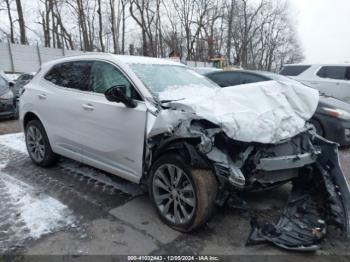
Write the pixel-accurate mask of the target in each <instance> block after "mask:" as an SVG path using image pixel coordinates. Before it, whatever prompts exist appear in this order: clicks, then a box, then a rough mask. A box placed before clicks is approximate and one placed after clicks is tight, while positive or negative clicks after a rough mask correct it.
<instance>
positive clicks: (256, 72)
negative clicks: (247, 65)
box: [205, 70, 271, 77]
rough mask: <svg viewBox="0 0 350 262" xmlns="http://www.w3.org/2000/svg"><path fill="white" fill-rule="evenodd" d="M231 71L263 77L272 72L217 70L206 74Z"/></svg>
mask: <svg viewBox="0 0 350 262" xmlns="http://www.w3.org/2000/svg"><path fill="white" fill-rule="evenodd" d="M230 73H244V74H247V73H248V74H253V75H259V76H263V77H267V75H266V74H268V73H271V72H268V71H261V70H222V71H215V72H210V73H207V74H205V75H206V76H210V75H218V74H222V75H224V74H230Z"/></svg>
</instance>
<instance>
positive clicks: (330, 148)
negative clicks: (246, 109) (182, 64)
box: [148, 111, 350, 251]
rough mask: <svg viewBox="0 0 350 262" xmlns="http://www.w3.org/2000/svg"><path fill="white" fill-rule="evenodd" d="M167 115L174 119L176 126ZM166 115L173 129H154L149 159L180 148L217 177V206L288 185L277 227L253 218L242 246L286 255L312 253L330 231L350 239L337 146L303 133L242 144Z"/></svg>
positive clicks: (191, 120)
mask: <svg viewBox="0 0 350 262" xmlns="http://www.w3.org/2000/svg"><path fill="white" fill-rule="evenodd" d="M169 112H174V114H176V116H174V119H176V121H175V122H174V121H172V120H171V117H170V115H171V114H169ZM169 112H167V113H166V114H167V115H166V117H165V119H167V121H169V122H171V123H172V124H171V125H166V124H164V123H160V124H158V125H157V124H156V125H155V126H154V128H153V133H151V135H150V136H149V140H148V148H149V149H150V155H152V156H153V157H154V158H156V157H157V154H161V153H162V152H163V150H164V148H167V149H168V150H169V148H170V149H171V148H172V146H170V145H173V148H177V149H181V147H183V148H182V149H184V150H186V151H187V153H188V156H189V158H190V161H191V165H194V166H199V167H201V168H203V167H204V168H210V169H212V170H213V172H214V173H215V174H216V177H217V180H218V182H219V185H220V188H219V194H218V196H217V202H218V204H224V203H225V202H226V201H227V200H228V199H230V197H231V196H237V193H239V192H247V191H263V190H267V189H270V188H273V187H276V186H279V185H282V184H284V183H287V182H292V184H293V188H292V190H291V193H290V196H289V199H288V203H287V206H286V207H285V210H284V212H283V214H282V216H281V217H280V219H279V221H278V222H277V223H263V224H260V223H259V222H258V219H257V218H256V217H253V219H252V223H251V224H252V231H251V234H250V236H249V239H248V242H247V244H250V245H251V244H259V243H265V242H271V243H273V244H275V245H277V246H279V247H281V248H285V249H290V250H304V251H313V250H317V249H318V248H319V243H320V241H321V239H322V238H323V237H324V236H325V233H326V229H327V226H329V225H332V226H336V227H338V228H340V229H342V230H343V232H344V233H345V235H346V236H349V235H350V225H349V218H350V217H349V216H350V213H349V207H350V192H349V186H348V183H347V181H346V179H345V177H344V175H343V173H342V171H341V168H340V165H339V160H338V151H337V145H336V144H334V143H332V142H329V141H327V140H325V139H323V138H321V137H319V136H317V135H315V134H313V133H311V132H310V131H309V130H307V129H305V130H304V131H303V132H301V133H300V134H298V135H296V136H294V137H293V138H289V139H285V140H283V141H280V142H279V143H274V144H272V143H271V144H263V143H256V142H250V143H249V142H241V141H236V140H233V139H231V138H229V137H228V136H227V135H226V134H225V133H224V132H223V131H222V129H221V128H220V127H219V126H218V125H216V124H213V123H211V122H209V121H207V120H203V119H199V118H198V117H195V116H194V115H192V116H191V117H188V116H187V115H186V114H185V113H183V112H182V113H179V112H177V111H169ZM181 115H182V117H181ZM158 120H159V119H158ZM163 120H164V119H163ZM159 121H160V122H162V119H160V120H159ZM157 127H163V129H159V128H157ZM150 158H151V157H150ZM151 162H152V161H151V160H149V163H151Z"/></svg>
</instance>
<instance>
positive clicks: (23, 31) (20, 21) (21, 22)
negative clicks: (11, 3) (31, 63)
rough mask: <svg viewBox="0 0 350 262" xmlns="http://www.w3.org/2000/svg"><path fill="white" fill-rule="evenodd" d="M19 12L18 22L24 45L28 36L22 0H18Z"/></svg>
mask: <svg viewBox="0 0 350 262" xmlns="http://www.w3.org/2000/svg"><path fill="white" fill-rule="evenodd" d="M16 6H17V13H18V24H19V32H20V41H21V44H22V45H25V44H26V43H27V38H26V27H25V23H24V18H23V9H22V3H21V0H16Z"/></svg>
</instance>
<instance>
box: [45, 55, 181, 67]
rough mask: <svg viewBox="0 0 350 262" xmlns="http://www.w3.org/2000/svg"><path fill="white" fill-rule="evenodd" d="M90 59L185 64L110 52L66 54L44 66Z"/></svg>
mask: <svg viewBox="0 0 350 262" xmlns="http://www.w3.org/2000/svg"><path fill="white" fill-rule="evenodd" d="M79 59H82V60H89V59H92V60H94V59H106V60H109V61H114V62H117V63H120V62H121V63H124V64H153V65H154V64H157V65H177V66H184V67H185V65H184V64H181V63H178V62H175V61H172V60H170V59H165V58H155V57H145V56H130V55H115V54H109V53H96V54H83V55H74V56H66V57H64V58H59V59H56V60H52V61H49V62H47V63H45V64H43V67H47V66H52V65H55V64H59V63H64V62H70V61H76V60H79Z"/></svg>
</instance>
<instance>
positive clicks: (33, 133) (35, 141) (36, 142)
mask: <svg viewBox="0 0 350 262" xmlns="http://www.w3.org/2000/svg"><path fill="white" fill-rule="evenodd" d="M26 137H27V147H28V152H29V154H30V156H31V157H32V158H33V159H34V160H35V162H38V163H39V162H41V161H43V160H44V157H45V144H44V138H43V135H42V134H41V132H40V130H39V129H38V128H37V127H35V126H30V127H29V128H28V130H27V134H26Z"/></svg>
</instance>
